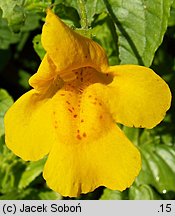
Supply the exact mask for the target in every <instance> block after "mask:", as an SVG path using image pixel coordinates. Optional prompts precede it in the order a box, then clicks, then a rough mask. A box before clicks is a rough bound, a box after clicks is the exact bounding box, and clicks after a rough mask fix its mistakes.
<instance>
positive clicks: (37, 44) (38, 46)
mask: <svg viewBox="0 0 175 216" xmlns="http://www.w3.org/2000/svg"><path fill="white" fill-rule="evenodd" d="M33 46H34V49H35V51H36V53H37V54H38V55H39V57H40V59H41V60H42V59H43V58H44V55H45V53H46V51H45V50H44V48H43V46H42V44H41V35H40V34H38V35H36V36H35V37H34V38H33Z"/></svg>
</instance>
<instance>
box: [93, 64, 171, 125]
mask: <svg viewBox="0 0 175 216" xmlns="http://www.w3.org/2000/svg"><path fill="white" fill-rule="evenodd" d="M109 74H111V75H113V81H112V82H111V83H109V85H107V86H104V85H101V84H95V85H93V86H91V92H93V93H94V94H95V95H97V96H98V97H100V98H101V100H102V101H103V102H104V103H105V104H106V106H107V107H108V109H109V112H110V113H111V114H112V116H113V118H114V119H115V121H116V122H118V123H121V124H124V125H126V126H129V127H143V128H153V127H154V126H156V125H157V124H159V123H160V122H161V121H162V120H163V118H164V116H165V113H166V111H167V110H168V109H169V107H170V104H171V92H170V89H169V87H168V85H167V84H166V83H165V81H164V80H163V79H162V78H161V77H159V76H158V75H157V74H156V73H155V72H154V71H153V70H151V69H149V68H146V67H142V66H137V65H120V66H111V67H110V68H109Z"/></svg>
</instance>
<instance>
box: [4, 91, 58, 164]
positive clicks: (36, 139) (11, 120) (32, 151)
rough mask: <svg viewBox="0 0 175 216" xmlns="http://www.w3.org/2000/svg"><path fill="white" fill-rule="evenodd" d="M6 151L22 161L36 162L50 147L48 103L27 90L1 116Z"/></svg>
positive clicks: (49, 110) (51, 137) (50, 129)
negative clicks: (10, 151)
mask: <svg viewBox="0 0 175 216" xmlns="http://www.w3.org/2000/svg"><path fill="white" fill-rule="evenodd" d="M4 121H5V140H6V144H7V147H8V148H9V149H11V150H12V151H13V152H14V153H15V154H16V155H18V156H19V157H21V158H22V159H24V160H39V159H41V158H42V157H43V156H45V155H46V154H48V153H49V151H50V149H51V147H52V144H53V143H54V131H53V128H54V127H53V123H52V105H51V103H50V100H49V99H47V98H43V96H42V95H39V94H37V93H36V91H35V90H31V91H29V92H27V93H26V94H24V95H23V96H22V97H20V99H18V100H17V101H16V102H15V103H14V104H13V106H12V107H11V108H10V109H9V110H8V111H7V113H6V115H5V119H4Z"/></svg>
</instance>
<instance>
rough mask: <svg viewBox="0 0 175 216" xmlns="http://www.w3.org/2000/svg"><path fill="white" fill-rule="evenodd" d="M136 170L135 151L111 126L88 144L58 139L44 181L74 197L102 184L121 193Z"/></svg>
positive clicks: (61, 192) (137, 170) (132, 179)
mask: <svg viewBox="0 0 175 216" xmlns="http://www.w3.org/2000/svg"><path fill="white" fill-rule="evenodd" d="M103 127H105V125H103ZM68 133H69V131H68ZM140 167H141V160H140V154H139V151H138V150H137V149H136V147H135V146H134V145H133V144H132V143H131V142H130V141H129V140H128V139H127V138H126V137H125V135H124V134H123V132H122V131H121V130H120V129H119V128H118V127H117V126H116V125H115V124H112V125H111V128H110V130H108V131H107V132H106V133H103V134H99V136H98V138H97V139H96V140H93V141H91V142H88V143H84V142H81V143H76V144H75V143H71V142H60V141H59V140H58V141H57V142H56V143H55V145H54V146H53V147H52V150H51V152H50V154H49V157H48V160H47V162H46V164H45V168H44V178H45V179H46V182H47V184H48V186H49V187H50V188H52V189H53V190H55V191H57V192H58V193H60V194H62V195H63V196H70V197H75V196H78V195H79V194H80V193H87V192H90V191H93V190H94V189H95V188H97V187H99V186H102V185H103V186H106V187H108V188H110V189H113V190H120V191H122V190H124V189H126V188H127V187H129V186H130V185H131V184H132V183H133V181H134V179H135V177H136V176H137V175H138V173H139V171H140ZM53 176H54V178H53Z"/></svg>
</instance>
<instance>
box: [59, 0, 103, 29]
mask: <svg viewBox="0 0 175 216" xmlns="http://www.w3.org/2000/svg"><path fill="white" fill-rule="evenodd" d="M55 3H57V4H64V5H65V6H67V7H73V8H74V9H76V10H77V11H78V12H79V14H81V13H80V7H79V4H78V2H77V1H75V0H65V1H64V2H63V1H62V0H56V1H55ZM59 6H60V5H59ZM85 8H86V12H87V22H88V25H89V26H91V23H92V22H93V21H94V16H95V15H96V14H100V13H101V12H102V11H105V5H104V3H103V1H102V0H95V1H94V0H86V1H85ZM58 15H59V14H58ZM66 16H70V15H69V14H67V15H66ZM73 20H74V18H73Z"/></svg>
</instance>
